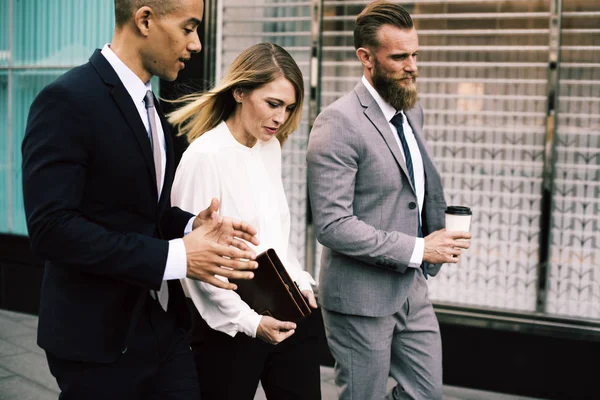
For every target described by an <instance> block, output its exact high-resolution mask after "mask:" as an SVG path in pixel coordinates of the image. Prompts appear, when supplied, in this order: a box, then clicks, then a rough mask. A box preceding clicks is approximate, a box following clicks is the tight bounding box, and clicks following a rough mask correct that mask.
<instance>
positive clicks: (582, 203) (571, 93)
mask: <svg viewBox="0 0 600 400" xmlns="http://www.w3.org/2000/svg"><path fill="white" fill-rule="evenodd" d="M599 21H600V3H598V2H593V1H590V2H582V1H572V0H571V1H565V2H564V12H563V22H562V26H563V31H562V45H561V58H562V59H561V64H560V93H559V97H558V100H559V106H558V116H559V119H558V125H557V149H556V151H557V161H556V170H555V183H554V185H555V186H554V187H555V194H554V207H553V219H552V247H551V258H550V270H549V283H550V287H549V291H548V297H547V304H546V308H547V309H546V311H547V312H548V313H551V314H559V315H569V316H577V317H585V318H594V319H598V318H600V233H599V232H600V46H599V44H600V23H599Z"/></svg>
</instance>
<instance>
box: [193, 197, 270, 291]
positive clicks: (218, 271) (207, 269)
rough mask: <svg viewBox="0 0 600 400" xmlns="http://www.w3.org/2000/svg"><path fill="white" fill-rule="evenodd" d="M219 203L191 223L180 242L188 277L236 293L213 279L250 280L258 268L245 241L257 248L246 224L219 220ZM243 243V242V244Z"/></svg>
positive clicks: (253, 233) (232, 285)
mask: <svg viewBox="0 0 600 400" xmlns="http://www.w3.org/2000/svg"><path fill="white" fill-rule="evenodd" d="M218 210H219V201H218V200H217V199H213V200H212V202H211V204H210V206H209V207H208V208H207V209H206V210H204V211H202V212H201V213H200V214H198V216H197V217H196V218H195V219H194V222H193V228H194V229H193V230H192V232H190V233H189V234H188V235H186V236H185V237H184V238H183V243H184V245H185V250H186V255H187V277H188V278H190V279H195V280H200V281H203V282H206V283H210V284H211V285H213V286H216V287H219V288H223V289H230V290H235V289H237V286H236V285H235V284H233V283H229V282H225V281H223V280H221V279H219V278H217V277H216V275H219V276H222V277H225V278H234V279H252V278H253V277H254V274H253V273H252V272H243V271H246V270H252V269H256V268H257V267H258V264H257V263H256V262H255V261H252V260H254V259H255V258H256V254H255V253H254V251H252V250H251V249H250V247H249V246H248V244H246V242H244V240H248V241H249V242H251V243H253V244H255V245H256V244H258V239H257V238H256V236H254V235H256V229H254V228H253V227H252V226H251V225H249V224H248V223H245V222H241V221H237V220H233V219H231V218H223V217H221V216H219V214H218V212H217V211H218ZM242 239H243V240H242Z"/></svg>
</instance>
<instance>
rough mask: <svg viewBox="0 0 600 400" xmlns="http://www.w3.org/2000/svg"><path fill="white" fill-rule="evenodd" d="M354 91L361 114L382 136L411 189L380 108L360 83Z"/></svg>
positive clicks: (405, 170)
mask: <svg viewBox="0 0 600 400" xmlns="http://www.w3.org/2000/svg"><path fill="white" fill-rule="evenodd" d="M354 91H355V92H356V95H357V96H358V99H359V101H360V103H361V105H362V106H363V108H364V111H363V113H364V114H365V116H366V117H367V119H368V120H369V121H371V123H372V124H373V126H374V127H375V129H377V131H378V132H379V133H380V134H381V136H383V140H385V143H386V144H387V146H388V148H389V149H390V151H391V152H392V155H393V156H394V158H395V159H396V163H397V164H398V166H399V167H400V169H401V170H402V172H403V173H404V176H405V177H406V180H407V182H408V184H409V185H411V187H412V183H411V181H410V177H409V175H408V170H407V169H406V161H404V157H402V153H401V152H400V147H398V142H397V141H396V138H395V137H394V133H393V132H392V130H391V129H390V125H389V122H388V121H387V120H386V119H385V116H384V115H383V111H381V108H380V107H379V105H378V104H377V102H376V101H375V99H374V98H373V96H371V94H370V93H369V91H368V90H367V88H366V87H365V85H364V84H363V83H362V82H359V83H358V84H357V85H356V86H355V87H354ZM413 191H414V188H413Z"/></svg>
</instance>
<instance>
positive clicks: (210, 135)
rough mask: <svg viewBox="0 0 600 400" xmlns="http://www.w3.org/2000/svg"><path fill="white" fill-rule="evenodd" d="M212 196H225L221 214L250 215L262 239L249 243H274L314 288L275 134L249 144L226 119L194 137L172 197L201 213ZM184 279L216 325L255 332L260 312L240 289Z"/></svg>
mask: <svg viewBox="0 0 600 400" xmlns="http://www.w3.org/2000/svg"><path fill="white" fill-rule="evenodd" d="M213 197H216V198H218V199H219V201H220V209H219V214H220V215H223V216H227V217H232V218H235V219H240V220H243V221H246V222H248V223H250V224H251V225H252V226H253V227H255V228H256V229H257V231H258V234H257V237H258V239H259V241H260V245H258V246H254V245H252V244H249V245H250V247H252V248H253V249H254V250H255V251H256V254H259V253H261V252H263V251H265V250H266V249H268V248H273V249H275V251H276V252H277V255H278V256H279V257H280V258H281V260H282V262H283V264H284V265H285V267H286V269H287V271H288V273H289V274H290V276H291V278H292V279H294V280H295V281H296V283H297V284H298V286H299V287H300V290H306V289H308V290H312V288H311V284H315V282H314V280H313V278H312V277H311V276H310V274H309V273H307V272H305V271H303V270H302V267H301V266H300V262H299V261H298V259H297V258H296V256H295V254H294V250H293V248H292V246H290V245H289V236H290V211H289V207H288V203H287V199H286V197H285V193H284V191H283V183H282V180H281V146H280V144H279V141H278V140H277V139H276V138H272V139H271V140H269V141H267V142H261V141H257V143H256V144H255V145H254V146H253V147H252V148H249V147H246V146H244V145H243V144H241V143H239V142H238V141H237V140H236V139H235V138H234V137H233V135H232V134H231V132H230V130H229V128H228V127H227V124H226V123H225V122H221V123H220V124H219V125H218V126H217V127H215V128H214V129H212V130H210V131H208V132H206V133H204V134H203V135H202V136H200V137H199V138H197V139H196V140H194V141H193V142H192V143H191V144H190V145H189V147H188V148H187V150H186V151H185V152H184V153H183V156H182V158H181V162H180V163H179V166H178V167H177V172H176V174H175V181H174V183H173V189H172V192H171V202H172V205H173V206H177V207H180V208H181V209H183V210H186V211H189V212H191V213H194V214H198V213H199V212H200V211H202V210H204V209H206V207H208V205H209V204H210V201H211V199H212V198H213ZM218 278H219V279H222V280H227V279H226V278H224V277H220V276H218ZM181 282H182V285H183V289H184V291H185V292H186V293H187V295H188V296H189V297H190V298H191V299H192V301H193V302H194V305H195V306H196V308H197V309H198V311H199V313H200V315H202V318H203V319H204V320H205V321H206V322H207V323H208V325H209V326H210V327H211V328H213V329H215V330H218V331H221V332H224V333H226V334H228V335H230V336H235V335H236V334H237V333H238V332H243V333H245V334H246V335H248V336H251V337H255V336H256V330H257V328H258V325H259V323H260V318H261V316H260V315H259V314H258V313H256V312H255V311H254V310H252V309H251V308H250V307H249V306H248V304H246V303H245V302H244V301H242V299H240V296H239V295H238V294H237V293H236V292H235V291H232V290H225V289H220V288H217V287H215V286H212V285H210V284H207V283H204V282H201V281H196V280H192V279H188V278H184V279H182V280H181Z"/></svg>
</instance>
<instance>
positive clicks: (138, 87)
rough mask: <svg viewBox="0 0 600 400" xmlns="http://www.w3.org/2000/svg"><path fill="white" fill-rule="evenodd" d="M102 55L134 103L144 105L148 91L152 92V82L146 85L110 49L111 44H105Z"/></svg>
mask: <svg viewBox="0 0 600 400" xmlns="http://www.w3.org/2000/svg"><path fill="white" fill-rule="evenodd" d="M102 55H103V56H104V58H106V61H108V63H109V64H110V65H111V66H112V67H113V69H114V70H115V72H116V73H117V76H118V77H119V79H120V80H121V82H123V86H125V89H126V90H127V92H128V93H129V95H130V96H131V98H132V99H133V101H134V102H135V103H136V104H138V103H139V102H142V103H143V102H144V97H145V96H146V92H147V91H148V90H152V84H150V81H148V83H146V84H145V83H144V82H142V80H141V79H140V78H139V77H138V76H137V75H136V74H135V73H134V72H133V71H132V70H131V69H129V67H128V66H127V65H125V63H124V62H123V61H121V59H120V58H119V57H118V56H117V55H116V54H115V52H114V51H113V50H112V49H111V48H110V44H109V43H107V44H105V45H104V47H103V48H102Z"/></svg>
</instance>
